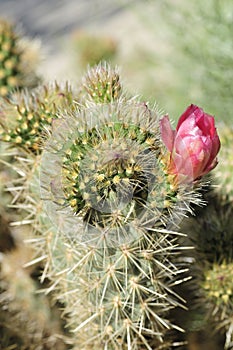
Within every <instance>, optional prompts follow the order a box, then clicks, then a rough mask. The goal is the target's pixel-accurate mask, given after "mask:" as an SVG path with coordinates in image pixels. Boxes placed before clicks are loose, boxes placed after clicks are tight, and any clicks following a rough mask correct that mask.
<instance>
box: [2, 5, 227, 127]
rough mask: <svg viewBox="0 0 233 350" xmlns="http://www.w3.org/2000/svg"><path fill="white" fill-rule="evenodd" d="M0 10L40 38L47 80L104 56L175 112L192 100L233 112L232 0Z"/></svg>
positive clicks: (75, 78) (72, 75)
mask: <svg viewBox="0 0 233 350" xmlns="http://www.w3.org/2000/svg"><path fill="white" fill-rule="evenodd" d="M0 14H1V17H4V18H6V19H10V20H11V21H13V22H14V23H16V24H17V25H18V26H19V28H21V30H22V31H23V32H24V34H25V35H26V36H29V37H30V38H35V39H36V40H38V41H40V42H41V49H40V50H41V55H42V60H41V63H40V66H39V70H40V73H41V74H42V75H43V78H44V79H45V80H55V79H57V80H58V81H61V80H62V81H64V80H70V81H72V82H74V83H76V82H77V83H78V82H79V81H80V79H81V76H82V74H83V72H84V71H85V70H86V67H87V65H88V64H89V65H93V64H95V63H98V61H100V60H101V59H105V60H107V61H109V62H112V64H114V65H117V66H119V67H120V73H121V77H122V79H123V81H124V84H125V86H126V87H127V88H128V90H129V91H130V92H131V93H133V94H139V95H141V96H143V99H144V100H145V101H150V102H151V103H152V104H153V103H155V102H157V103H158V105H159V107H160V108H161V109H162V110H164V111H165V112H168V113H169V115H170V116H171V118H172V119H173V120H177V119H178V117H179V116H180V114H181V113H182V112H183V111H184V109H186V107H187V106H188V105H189V104H190V103H195V104H198V105H200V106H201V107H203V108H204V109H205V111H206V112H209V113H210V114H214V115H215V116H216V119H217V121H222V120H224V121H231V120H232V113H231V106H232V91H233V88H232V83H231V82H232V76H233V39H232V38H233V36H232V34H233V2H232V1H231V0H221V1H220V0H208V1H205V2H203V1H201V0H196V1H191V2H190V1H189V2H187V1H184V0H141V1H140V0H68V1H67V0H20V1H19V0H0Z"/></svg>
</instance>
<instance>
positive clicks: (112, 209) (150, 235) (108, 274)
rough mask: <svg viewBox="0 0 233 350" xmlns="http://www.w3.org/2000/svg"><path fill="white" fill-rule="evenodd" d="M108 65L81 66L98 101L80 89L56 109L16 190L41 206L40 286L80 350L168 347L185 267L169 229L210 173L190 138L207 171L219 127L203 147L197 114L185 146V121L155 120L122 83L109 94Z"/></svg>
mask: <svg viewBox="0 0 233 350" xmlns="http://www.w3.org/2000/svg"><path fill="white" fill-rule="evenodd" d="M105 68H106V67H105ZM108 69H109V68H108V67H107V74H106V71H104V72H102V70H101V69H100V68H98V69H97V73H98V74H95V72H94V71H93V72H92V73H91V74H89V80H90V79H92V80H93V86H95V87H94V89H96V90H98V89H99V91H100V93H97V96H99V97H98V101H95V100H93V93H89V92H88V90H87V92H88V97H87V99H86V102H84V103H83V104H82V105H81V104H75V103H74V104H73V103H71V105H70V108H66V109H65V111H64V109H63V107H62V108H61V109H59V110H57V113H56V116H57V120H55V121H54V122H53V123H52V126H51V128H49V129H50V130H49V132H50V135H51V137H50V138H49V139H48V140H47V142H46V143H45V144H44V145H43V148H41V149H40V153H41V151H42V153H41V154H40V156H37V157H36V160H37V161H38V163H37V167H36V168H35V169H34V171H31V169H29V173H30V174H33V176H32V184H34V185H35V187H34V188H33V186H27V191H26V192H22V194H23V196H24V198H26V202H27V199H29V198H30V200H31V198H33V196H34V198H35V199H36V200H35V201H36V202H38V204H39V206H40V204H42V203H43V205H44V208H42V207H40V209H39V210H37V209H36V210H34V214H33V215H35V217H34V218H32V221H33V220H34V223H33V222H32V224H33V227H34V228H35V232H36V234H38V236H37V237H35V238H34V239H33V238H32V240H31V242H32V243H33V244H35V245H36V246H37V248H38V251H40V252H41V253H42V252H43V253H42V255H41V257H36V259H35V261H38V259H41V260H44V261H45V270H44V272H43V274H42V278H45V277H47V276H48V277H49V278H50V279H51V281H52V282H51V287H50V288H49V290H48V292H49V291H51V292H53V293H54V295H56V297H57V298H58V299H59V300H62V302H63V303H64V314H65V315H66V316H67V323H68V325H69V326H70V328H71V329H72V332H73V334H74V343H75V346H76V347H77V349H80V348H82V349H83V350H87V349H91V348H98V349H103V350H115V349H122V350H123V349H127V350H129V349H131V350H142V349H148V350H152V349H154V348H156V349H159V348H163V347H164V346H165V348H167V349H168V348H169V347H170V345H169V344H171V343H172V341H171V342H170V340H169V339H168V342H167V340H166V337H167V333H168V332H169V330H171V329H177V326H176V325H175V324H173V322H172V321H171V320H169V318H168V316H169V310H171V309H172V308H175V307H182V305H183V302H184V301H183V300H182V298H180V297H179V295H177V294H176V293H175V290H174V285H176V284H178V283H181V282H182V281H183V280H184V279H183V275H182V274H183V272H184V271H185V270H186V265H185V264H184V262H183V261H184V260H183V258H182V253H181V252H182V251H183V250H184V248H185V247H183V246H180V245H179V240H178V237H180V234H179V233H178V232H177V230H178V226H179V223H180V221H181V220H182V219H183V218H184V216H185V215H187V214H188V213H190V212H192V210H191V204H192V203H195V204H200V202H201V199H200V195H199V193H198V183H199V182H201V181H200V178H201V176H202V174H203V172H205V173H206V172H207V169H206V168H205V167H204V164H202V163H201V159H200V157H197V154H196V153H195V147H193V146H195V142H196V141H198V142H197V143H198V152H201V151H203V152H204V157H203V158H202V159H205V165H207V164H208V166H209V168H208V169H209V170H210V169H211V168H212V167H213V166H214V161H215V160H216V159H215V158H216V153H217V149H218V147H217V146H218V143H217V139H216V138H215V137H216V133H215V129H214V125H213V122H212V119H211V118H210V120H211V125H212V128H211V130H212V131H213V135H210V136H211V137H213V138H214V140H215V141H213V139H212V138H210V141H211V142H210V143H209V144H208V145H209V148H208V149H207V148H206V144H203V143H202V141H203V139H202V137H203V134H202V133H204V132H206V130H202V129H201V126H203V125H206V124H205V123H204V121H205V120H204V121H203V118H204V119H205V118H207V121H208V120H209V119H208V117H207V116H206V115H205V114H204V113H203V114H202V117H201V119H202V122H203V125H202V122H201V123H199V125H198V128H195V130H197V131H198V132H197V134H195V135H193V134H192V135H191V136H193V138H191V136H190V135H189V134H188V136H189V138H188V140H189V141H188V144H186V143H185V142H184V140H185V141H186V140H187V137H186V136H187V135H184V127H183V129H182V127H181V123H180V124H179V128H178V127H177V130H176V131H173V130H171V127H170V128H169V126H168V119H167V117H166V119H163V120H164V121H165V122H164V121H163V122H160V123H159V115H158V113H157V110H156V109H150V108H149V106H148V105H147V104H145V103H142V102H141V101H139V100H138V99H137V98H126V96H125V95H124V96H123V94H122V93H121V89H120V90H119V86H120V85H119V84H118V82H117V84H116V91H119V93H118V92H117V94H116V95H115V94H112V92H111V91H110V92H111V93H110V95H109V92H108V91H109V90H106V89H105V85H106V84H105V83H106V82H108V81H109V79H108V78H109V76H110V78H111V79H112V77H113V76H114V74H113V73H112V72H111V74H110V72H109V71H108ZM100 74H102V75H101V76H100ZM93 77H94V78H95V79H97V80H95V79H94V78H93ZM106 77H107V78H106ZM111 79H110V80H111ZM94 80H95V81H94ZM96 81H97V82H96ZM98 81H99V82H100V86H98ZM112 82H113V86H115V85H114V84H115V83H114V82H115V78H114V79H113V80H112ZM89 85H91V84H89ZM107 85H109V84H107ZM103 86H104V87H103ZM113 90H114V89H113ZM106 94H107V95H106ZM102 96H107V97H106V99H105V97H104V98H103V99H102ZM109 96H110V97H109ZM106 102H107V103H106ZM62 111H64V112H62ZM188 111H189V110H188ZM197 112H198V113H199V112H200V110H199V109H198V110H197ZM185 113H186V114H185V119H187V120H188V121H189V117H190V115H189V113H187V111H186V112H185ZM191 118H193V119H192V122H193V123H196V124H197V121H196V115H195V114H194V116H193V114H192V113H191ZM182 122H184V118H182ZM161 123H162V126H163V127H165V128H163V129H162V130H161ZM166 129H167V131H168V132H169V135H172V138H171V142H170V143H169V144H168V143H167V139H166V138H165V137H164V135H165V133H164V130H166ZM178 129H179V130H183V134H182V133H181V134H180V131H179V130H178ZM161 135H162V139H163V140H161ZM182 136H183V138H184V140H183V139H182ZM200 145H203V149H201V148H199V147H200ZM211 145H213V147H212V149H211ZM215 146H216V147H215ZM192 147H193V148H192ZM182 150H183V153H182ZM187 150H188V151H187ZM189 152H190V153H189ZM188 154H191V155H192V156H193V157H188V156H187V155H188ZM208 154H209V155H210V156H211V158H208V159H207V157H208ZM190 158H191V159H190ZM179 160H180V161H179ZM212 161H213V163H212ZM33 164H34V165H35V164H36V163H35V162H33ZM174 164H175V165H176V167H174ZM171 165H172V166H171ZM187 165H189V166H190V167H191V168H188V167H187ZM192 166H193V167H195V169H192ZM39 170H40V176H38V173H39ZM194 170H195V171H194ZM193 174H195V176H194V175H193ZM180 175H182V176H180ZM39 181H40V190H41V199H42V202H40V201H39V200H38V189H39V186H38V184H39ZM27 193H28V196H27ZM21 201H24V200H23V199H21ZM19 205H20V204H19ZM178 257H180V258H178ZM164 344H166V345H164Z"/></svg>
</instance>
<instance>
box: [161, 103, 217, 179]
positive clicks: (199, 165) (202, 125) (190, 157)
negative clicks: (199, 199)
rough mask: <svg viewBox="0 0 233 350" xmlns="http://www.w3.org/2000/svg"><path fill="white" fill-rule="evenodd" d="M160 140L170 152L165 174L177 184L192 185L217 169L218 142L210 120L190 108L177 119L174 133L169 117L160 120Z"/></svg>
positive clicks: (213, 124)
mask: <svg viewBox="0 0 233 350" xmlns="http://www.w3.org/2000/svg"><path fill="white" fill-rule="evenodd" d="M160 131H161V138H162V141H163V142H164V144H165V146H166V148H167V150H168V151H169V152H170V157H169V160H168V169H167V170H168V173H169V174H173V175H176V176H177V178H178V182H179V183H181V182H182V183H183V182H185V183H187V182H191V181H194V180H196V179H198V178H200V177H201V176H203V175H205V174H207V173H208V172H209V171H211V170H212V169H213V168H214V167H215V166H216V165H217V157H216V156H217V154H218V151H219V149H220V140H219V137H218V134H217V131H216V128H215V122H214V117H212V116H211V115H209V114H206V113H204V111H203V110H202V109H201V108H199V107H198V106H195V105H193V104H192V105H190V106H189V107H188V108H187V109H186V111H185V112H184V113H183V114H182V115H181V116H180V119H179V121H178V124H177V127H176V130H172V128H171V124H170V120H169V117H168V116H167V115H165V116H164V117H163V118H162V119H161V120H160Z"/></svg>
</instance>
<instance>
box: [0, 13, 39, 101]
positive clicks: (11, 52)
mask: <svg viewBox="0 0 233 350" xmlns="http://www.w3.org/2000/svg"><path fill="white" fill-rule="evenodd" d="M37 46H38V44H37V43H36V42H33V41H29V40H28V39H26V38H24V37H23V36H22V35H20V34H19V33H18V32H17V30H16V28H15V27H14V25H13V24H11V23H10V22H8V21H6V20H4V19H0V96H7V95H8V94H9V92H10V91H12V90H14V89H15V88H23V87H34V86H35V85H37V84H38V82H39V78H38V76H37V75H36V73H35V68H36V65H37V63H38V57H39V55H38V47H37Z"/></svg>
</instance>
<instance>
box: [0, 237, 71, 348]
mask: <svg viewBox="0 0 233 350" xmlns="http://www.w3.org/2000/svg"><path fill="white" fill-rule="evenodd" d="M18 243H19V242H18ZM29 255H30V250H29V249H28V247H26V246H23V245H22V243H21V244H18V246H17V248H16V249H12V250H11V251H10V252H6V253H3V254H1V261H0V335H1V349H15V348H17V349H22V350H23V349H30V350H36V349H42V348H46V349H54V348H56V349H59V350H63V349H66V348H67V347H66V345H65V336H64V334H63V331H62V325H61V321H60V320H59V317H57V316H58V315H57V313H58V311H57V310H56V308H55V307H52V306H51V302H50V301H49V299H48V297H46V296H44V295H43V294H36V292H37V288H38V287H37V283H36V281H34V280H33V279H32V277H31V274H32V270H31V269H30V268H27V269H26V268H24V266H23V265H24V264H25V262H27V259H29Z"/></svg>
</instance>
